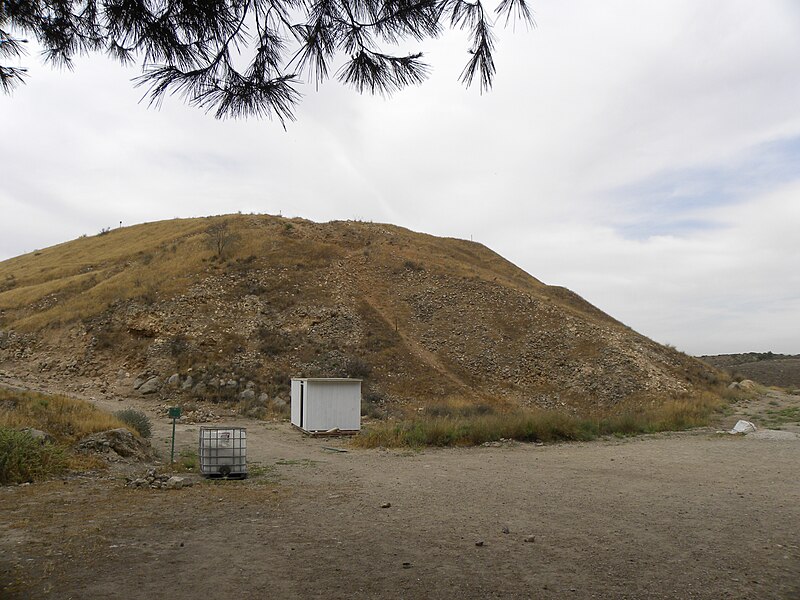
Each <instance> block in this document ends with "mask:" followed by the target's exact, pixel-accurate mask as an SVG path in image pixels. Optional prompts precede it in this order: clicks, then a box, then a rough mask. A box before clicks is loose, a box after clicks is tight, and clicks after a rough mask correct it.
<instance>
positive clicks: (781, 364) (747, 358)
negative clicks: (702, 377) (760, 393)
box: [700, 352, 800, 388]
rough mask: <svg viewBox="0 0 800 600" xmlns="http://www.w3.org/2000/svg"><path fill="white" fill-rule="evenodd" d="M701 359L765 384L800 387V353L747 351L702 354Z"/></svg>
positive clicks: (733, 373) (734, 373)
mask: <svg viewBox="0 0 800 600" xmlns="http://www.w3.org/2000/svg"><path fill="white" fill-rule="evenodd" d="M700 359H702V360H704V361H705V362H707V363H708V364H710V365H712V366H714V367H716V368H718V369H725V370H726V371H728V372H729V373H731V374H732V375H738V376H742V377H746V378H747V379H753V380H755V381H758V382H759V383H763V384H764V385H777V386H780V387H794V388H800V354H794V355H792V354H776V353H773V352H745V353H742V354H716V355H710V356H701V357H700Z"/></svg>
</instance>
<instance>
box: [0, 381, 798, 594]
mask: <svg viewBox="0 0 800 600" xmlns="http://www.w3.org/2000/svg"><path fill="white" fill-rule="evenodd" d="M770 394H777V395H775V396H771V397H764V398H762V399H760V400H759V401H757V402H754V403H751V404H748V405H743V406H737V407H735V411H734V412H733V413H731V414H728V415H727V416H726V417H725V420H724V422H723V423H721V424H720V426H723V425H724V426H725V427H729V426H730V425H732V424H733V422H735V420H736V419H737V418H738V417H740V416H744V415H748V416H749V417H751V419H755V418H756V417H758V416H759V415H761V414H763V413H764V411H767V410H778V409H780V410H783V409H784V408H785V407H787V406H788V407H792V406H800V397H796V396H787V395H784V394H778V393H777V392H770ZM776 402H777V403H778V404H775V403H776ZM98 403H99V404H103V405H107V406H109V407H110V408H114V409H118V408H119V406H121V405H127V404H128V402H127V401H126V402H124V403H123V402H112V401H106V400H103V399H102V398H101V399H99V400H98ZM771 403H772V404H771ZM140 406H144V405H140ZM228 422H230V423H231V424H239V425H245V426H247V428H248V430H247V434H248V459H249V462H250V468H251V470H252V471H253V476H252V477H250V478H249V479H247V480H245V481H205V480H201V479H199V477H197V476H196V475H195V476H193V477H194V478H195V481H196V484H195V485H194V486H193V487H191V488H184V489H181V490H171V491H165V490H151V489H132V488H126V487H124V474H125V472H126V469H128V470H130V469H131V468H133V470H134V471H135V472H136V473H143V472H144V471H145V469H146V467H145V466H144V465H138V466H134V467H131V466H128V467H125V466H122V467H115V468H112V469H111V470H109V471H108V472H105V473H101V474H99V475H98V474H93V475H92V474H90V475H85V476H73V477H69V478H66V479H63V480H62V479H58V480H54V481H49V482H46V483H40V484H33V485H23V486H14V487H6V488H0V577H2V585H1V586H0V590H2V591H0V597H3V598H76V599H78V598H80V599H86V598H131V599H136V598H142V599H145V598H146V599H152V598H170V599H172V600H183V599H189V598H191V599H196V598H208V599H215V598H228V597H235V598H265V597H272V598H431V599H434V598H435V599H438V598H510V599H513V598H615V599H616V598H630V599H633V598H636V599H640V598H641V599H644V598H653V599H656V598H659V599H661V598H664V599H666V598H670V599H672V598H708V599H712V598H713V599H718V598H788V599H800V535H798V532H800V438H798V436H797V435H796V434H795V433H794V432H796V431H798V428H797V427H796V426H793V425H785V426H784V429H783V431H781V432H779V433H777V434H775V435H749V436H730V435H718V434H715V433H714V431H713V429H709V430H702V431H694V432H686V433H675V434H660V435H653V436H643V437H638V438H630V439H609V440H603V441H598V442H591V443H575V444H558V445H551V446H537V445H533V444H516V443H515V444H507V445H503V446H501V447H479V448H458V449H436V450H425V451H419V452H416V451H398V450H390V451H386V450H358V449H354V448H350V447H349V446H348V445H347V442H346V440H343V439H330V438H329V439H309V438H306V437H303V436H302V435H300V434H299V433H297V432H296V431H294V430H292V429H291V428H290V427H289V426H288V425H287V424H283V423H260V422H255V421H246V420H231V421H228ZM198 430H199V425H180V426H179V428H178V448H179V449H182V448H187V449H192V448H194V447H195V446H196V443H197V435H198ZM169 431H170V426H169V423H168V422H167V420H166V419H164V418H160V419H158V420H156V433H155V441H154V445H155V446H157V447H159V448H161V449H162V450H161V451H162V453H163V452H164V450H165V449H166V450H167V453H168V446H167V444H166V443H165V442H166V440H167V437H168V435H169ZM331 447H335V448H344V449H347V450H348V451H347V452H341V453H340V452H334V451H331V450H329V449H328V448H331ZM387 502H388V503H391V506H390V507H388V508H382V507H381V506H382V504H384V503H387ZM531 536H535V538H531ZM526 539H528V540H530V539H532V541H526ZM478 542H482V544H481V545H478V544H477V543H478Z"/></svg>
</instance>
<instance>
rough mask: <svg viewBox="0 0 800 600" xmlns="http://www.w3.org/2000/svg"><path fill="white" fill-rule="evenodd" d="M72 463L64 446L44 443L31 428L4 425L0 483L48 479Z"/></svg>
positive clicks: (0, 436)
mask: <svg viewBox="0 0 800 600" xmlns="http://www.w3.org/2000/svg"><path fill="white" fill-rule="evenodd" d="M67 467H68V459H67V455H66V452H65V451H64V449H63V448H61V447H60V446H56V445H55V444H50V443H42V442H41V441H40V440H38V439H36V438H34V437H33V436H32V435H31V434H30V433H29V432H27V431H18V430H16V429H11V428H10V427H2V426H0V485H9V484H14V483H23V482H26V481H34V480H37V479H44V478H45V477H48V476H51V475H56V474H59V473H63V472H64V471H65V470H66V469H67Z"/></svg>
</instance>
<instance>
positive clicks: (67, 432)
mask: <svg viewBox="0 0 800 600" xmlns="http://www.w3.org/2000/svg"><path fill="white" fill-rule="evenodd" d="M0 427H9V428H13V429H19V428H23V427H32V428H34V429H40V430H42V431H46V432H47V433H49V434H50V435H51V436H53V437H54V438H55V439H56V441H58V442H59V443H64V444H71V443H73V442H75V441H77V440H79V439H81V438H83V437H85V436H87V435H89V434H92V433H96V432H98V431H106V430H108V429H118V428H121V427H124V428H127V429H130V430H131V431H133V429H132V428H130V427H128V426H127V425H126V424H125V423H123V422H122V421H120V420H119V419H117V418H116V417H115V416H114V415H112V414H110V413H107V412H104V411H102V410H100V409H98V408H96V407H94V406H92V405H91V404H89V403H88V402H85V401H83V400H75V399H73V398H68V397H66V396H58V395H49V394H39V393H37V392H20V391H15V390H6V389H0Z"/></svg>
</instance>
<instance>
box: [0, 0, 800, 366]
mask: <svg viewBox="0 0 800 600" xmlns="http://www.w3.org/2000/svg"><path fill="white" fill-rule="evenodd" d="M531 2H532V3H533V4H532V6H533V8H534V11H535V17H536V21H537V28H536V29H535V30H532V31H530V32H526V31H525V30H524V28H519V27H518V28H517V31H515V32H512V31H511V30H505V31H498V33H499V37H500V39H499V49H498V52H497V55H496V61H497V64H498V76H497V79H496V82H495V87H494V89H493V91H492V92H491V93H489V94H484V95H481V94H480V93H479V91H478V90H477V88H476V89H469V90H465V89H464V88H463V87H461V85H460V84H459V83H458V81H457V79H458V75H459V73H460V70H461V67H462V65H463V63H464V62H465V60H466V54H465V49H466V47H467V45H468V43H467V39H466V37H465V36H464V35H462V34H458V33H454V34H449V35H447V36H446V37H445V38H443V39H442V40H438V41H436V42H435V43H423V44H421V45H420V46H419V48H420V49H422V50H424V51H425V52H426V56H427V58H428V60H429V61H430V62H431V63H433V66H434V71H433V74H432V77H431V78H430V80H429V81H428V82H427V83H425V84H424V85H423V86H421V87H417V88H412V89H408V90H406V91H403V92H401V93H399V94H396V95H395V96H393V97H392V98H390V99H383V98H380V97H377V98H376V97H370V96H359V95H358V94H357V93H356V92H354V91H351V90H349V89H347V88H343V87H342V86H341V85H340V84H338V83H336V82H328V83H327V84H325V85H323V86H322V87H321V88H320V90H319V91H315V90H314V87H313V85H306V86H304V87H305V88H307V89H305V94H306V97H305V100H304V102H303V103H302V104H301V106H300V107H299V109H298V111H297V117H298V120H297V122H296V123H290V124H288V126H287V130H286V131H284V130H283V129H282V128H281V127H280V125H279V124H278V123H276V122H270V121H256V120H248V121H216V120H214V118H213V117H212V116H209V115H205V114H204V113H202V112H201V111H198V110H196V109H193V108H190V107H187V106H184V105H183V104H182V103H181V101H180V100H179V99H177V98H174V99H168V100H167V101H165V103H164V105H163V107H162V108H161V109H160V110H155V109H149V108H147V104H146V102H139V100H140V98H141V96H142V90H141V89H134V88H133V86H132V84H131V83H130V78H131V77H133V76H135V75H136V74H137V72H136V71H135V70H125V69H122V68H120V67H119V66H118V65H116V64H114V63H110V62H107V61H106V60H104V59H102V58H91V59H89V58H78V59H77V60H76V69H75V71H74V72H71V73H70V72H59V71H54V70H52V69H50V68H49V67H47V66H44V65H42V63H41V61H40V60H39V58H38V56H35V55H33V56H29V57H27V58H25V59H23V63H24V65H25V66H27V67H28V68H29V72H30V75H31V76H30V78H29V80H28V84H27V85H25V86H23V87H22V88H20V89H18V90H17V91H16V92H15V94H14V95H13V96H12V97H10V98H9V97H0V131H2V136H3V142H2V143H0V181H2V185H0V211H2V212H1V213H0V214H2V219H1V220H0V259H6V258H10V257H12V256H16V255H19V254H23V253H25V252H29V251H32V250H34V249H36V248H42V247H46V246H50V245H53V244H56V243H59V242H62V241H66V240H69V239H73V238H75V237H77V236H79V235H81V234H83V233H86V234H90V235H91V234H94V233H97V232H98V231H100V229H101V228H103V227H111V226H117V225H118V224H119V222H120V221H123V222H124V224H126V225H132V224H135V223H140V222H144V221H154V220H160V219H168V218H173V217H190V216H203V215H209V214H221V213H231V212H237V211H242V212H258V213H270V214H278V213H281V214H283V215H284V216H301V217H305V218H308V219H312V220H315V221H327V220H332V219H362V220H371V221H380V222H390V223H395V224H398V225H402V226H405V227H409V228H411V229H414V230H417V231H424V232H428V233H432V234H436V235H446V236H453V237H459V238H465V239H470V238H472V239H474V240H475V241H479V242H482V243H484V244H486V245H487V246H489V247H490V248H492V249H493V250H495V251H497V252H499V253H500V254H502V255H503V256H505V257H506V258H508V259H509V260H511V261H513V262H515V263H516V264H518V265H519V266H521V267H522V268H523V269H525V270H526V271H528V272H529V273H530V274H531V275H533V276H535V277H537V278H539V279H541V280H542V281H544V282H545V283H549V284H555V285H564V286H566V287H568V288H570V289H572V290H574V291H575V292H577V293H578V294H580V295H582V296H583V297H584V298H586V299H587V300H589V301H590V302H592V303H593V304H595V305H597V306H598V307H600V308H601V309H603V310H605V311H606V312H608V313H610V314H611V315H612V316H614V317H616V318H618V319H619V320H621V321H623V322H624V323H626V324H628V325H630V326H631V327H633V328H634V329H636V330H638V331H640V332H642V333H644V334H645V335H648V336H650V337H652V338H654V339H655V340H657V341H659V342H662V343H671V344H674V345H676V346H677V347H678V348H679V349H681V350H684V351H686V352H689V353H691V354H706V353H728V352H745V351H767V350H772V351H774V352H784V353H798V352H800V3H799V2H797V1H796V0H785V1H780V0H766V1H764V2H760V3H757V4H754V3H753V2H745V1H740V0H714V1H705V2H697V1H696V0H662V1H645V0H637V1H636V2H631V1H626V2H622V1H616V0H607V1H606V2H596V1H589V0H585V1H581V0H531ZM412 48H413V47H411V48H409V49H412ZM20 64H22V63H20Z"/></svg>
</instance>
